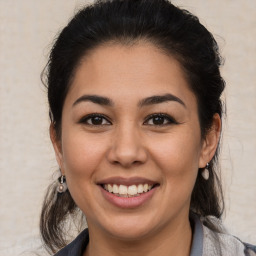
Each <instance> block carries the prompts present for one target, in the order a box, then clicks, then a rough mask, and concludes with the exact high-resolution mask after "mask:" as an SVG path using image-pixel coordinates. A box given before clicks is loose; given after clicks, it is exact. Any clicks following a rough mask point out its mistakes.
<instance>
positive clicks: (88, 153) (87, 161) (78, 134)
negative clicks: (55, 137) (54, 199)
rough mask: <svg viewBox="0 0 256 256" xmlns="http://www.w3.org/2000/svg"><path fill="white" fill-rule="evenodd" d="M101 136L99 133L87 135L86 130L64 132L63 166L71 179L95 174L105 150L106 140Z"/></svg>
mask: <svg viewBox="0 0 256 256" xmlns="http://www.w3.org/2000/svg"><path fill="white" fill-rule="evenodd" d="M99 137H100V136H98V135H97V134H94V135H93V136H92V135H90V136H86V133H85V132H84V131H75V132H67V133H64V134H63V140H62V150H63V167H64V171H65V173H66V175H67V176H70V178H71V179H72V178H81V177H85V176H87V177H89V176H92V175H93V174H94V171H95V170H96V169H97V166H98V164H99V163H100V162H101V159H102V158H103V156H104V152H105V147H104V145H105V144H106V142H104V141H103V140H102V138H99Z"/></svg>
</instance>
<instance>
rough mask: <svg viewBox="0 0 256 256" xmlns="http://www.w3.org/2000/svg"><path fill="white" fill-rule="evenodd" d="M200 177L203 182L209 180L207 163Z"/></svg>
mask: <svg viewBox="0 0 256 256" xmlns="http://www.w3.org/2000/svg"><path fill="white" fill-rule="evenodd" d="M201 174H202V176H203V178H204V179H205V180H208V179H209V176H210V173H209V163H207V165H206V166H205V168H204V170H203V171H202V173H201Z"/></svg>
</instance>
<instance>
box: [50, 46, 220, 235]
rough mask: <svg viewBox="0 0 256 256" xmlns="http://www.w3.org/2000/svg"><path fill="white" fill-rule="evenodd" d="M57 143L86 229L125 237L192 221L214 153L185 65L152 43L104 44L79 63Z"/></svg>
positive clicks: (62, 167)
mask: <svg viewBox="0 0 256 256" xmlns="http://www.w3.org/2000/svg"><path fill="white" fill-rule="evenodd" d="M53 137H54V136H52V138H53ZM53 143H54V146H55V150H56V155H57V160H58V162H59V165H60V167H61V170H62V173H63V174H64V175H66V180H67V184H68V188H69V191H70V193H71V195H72V197H73V199H74V200H75V202H76V204H77V205H78V206H79V208H80V209H81V210H82V211H83V212H84V214H85V215H86V218H87V222H88V226H89V229H90V230H92V231H93V230H97V231H102V232H104V233H106V234H110V235H112V236H113V237H117V238H121V239H139V238H142V237H146V236H149V235H150V234H156V233H158V232H159V231H161V230H168V228H171V227H172V228H173V227H174V226H175V225H176V224H177V225H178V223H182V222H184V220H185V219H186V220H188V213H189V205H190V197H191V193H192V190H193V186H194V183H195V180H196V177H197V173H198V168H200V167H201V168H202V167H205V165H206V163H207V161H209V160H210V159H211V157H212V155H213V153H214V147H213V146H212V147H211V148H209V144H210V143H206V141H205V140H202V138H201V133H200V126H199V117H198V111H197V101H196V97H195V95H194V94H193V92H192V91H191V90H190V89H189V86H188V83H187V81H186V79H185V77H184V74H183V71H182V69H181V67H180V65H179V63H178V62H177V61H176V60H175V59H174V58H172V57H170V56H167V55H164V54H163V53H162V52H160V51H159V50H158V49H157V48H156V47H155V46H153V45H151V44H149V43H148V44H146V43H140V44H137V45H134V46H130V47H128V46H122V45H118V44H116V45H105V46H101V47H98V48H97V49H95V50H93V51H92V52H91V53H90V54H89V55H87V56H86V58H84V59H83V60H82V61H81V63H80V65H79V67H78V69H77V71H76V73H75V75H74V79H73V81H72V85H71V88H70V91H69V92H68V94H67V97H66V99H65V102H64V107H63V112H62V134H61V141H55V140H54V139H53ZM215 146H216V145H215ZM210 149H211V150H210ZM210 151H211V152H210Z"/></svg>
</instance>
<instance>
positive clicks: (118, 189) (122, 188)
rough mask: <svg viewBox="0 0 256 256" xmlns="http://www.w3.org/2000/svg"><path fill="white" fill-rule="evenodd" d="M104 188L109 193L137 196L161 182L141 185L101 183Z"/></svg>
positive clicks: (119, 195) (120, 195)
mask: <svg viewBox="0 0 256 256" xmlns="http://www.w3.org/2000/svg"><path fill="white" fill-rule="evenodd" d="M101 186H102V188H103V189H104V190H106V191H108V192H109V193H112V194H114V195H116V196H118V197H137V196H140V195H142V194H145V193H147V192H149V191H150V190H152V189H153V188H155V187H156V186H159V184H154V185H153V184H148V183H144V184H139V185H130V186H126V185H122V184H121V185H117V184H101Z"/></svg>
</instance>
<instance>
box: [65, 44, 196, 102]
mask: <svg viewBox="0 0 256 256" xmlns="http://www.w3.org/2000/svg"><path fill="white" fill-rule="evenodd" d="M165 93H172V94H174V95H176V96H177V97H183V98H189V97H191V98H195V97H194V94H193V93H192V92H191V90H190V87H189V84H188V82H187V80H186V77H185V74H184V72H183V70H182V68H181V65H180V63H179V62H178V61H177V60H176V59H175V58H174V57H172V56H171V55H167V54H165V53H164V52H162V51H160V50H159V49H158V48H157V47H155V46H154V45H152V44H151V43H137V44H134V45H132V46H127V45H121V44H107V45H102V46H99V47H97V48H96V49H94V50H92V51H91V52H90V53H89V54H87V55H86V56H85V57H84V58H83V59H82V60H81V62H80V64H79V66H78V68H77V69H76V72H75V74H74V78H73V81H72V84H71V88H70V91H69V93H68V96H67V97H69V98H70V97H72V98H76V97H79V96H81V95H82V94H100V95H104V96H107V97H110V98H114V99H115V98H116V99H121V98H129V97H131V98H140V97H148V96H151V95H153V94H165Z"/></svg>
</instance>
